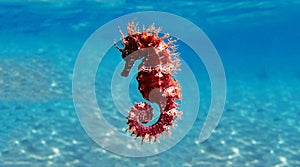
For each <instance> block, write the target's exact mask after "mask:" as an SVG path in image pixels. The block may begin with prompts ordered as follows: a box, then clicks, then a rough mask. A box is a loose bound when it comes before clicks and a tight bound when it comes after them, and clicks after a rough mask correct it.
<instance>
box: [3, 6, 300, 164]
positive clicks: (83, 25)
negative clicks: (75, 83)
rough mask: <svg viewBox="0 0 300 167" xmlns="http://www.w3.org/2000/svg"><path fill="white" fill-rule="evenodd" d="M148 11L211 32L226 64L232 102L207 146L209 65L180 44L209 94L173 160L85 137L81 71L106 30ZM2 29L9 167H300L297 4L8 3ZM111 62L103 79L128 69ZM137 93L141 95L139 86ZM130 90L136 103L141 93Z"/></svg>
mask: <svg viewBox="0 0 300 167" xmlns="http://www.w3.org/2000/svg"><path fill="white" fill-rule="evenodd" d="M149 10H151V11H155V10H159V11H164V12H170V13H173V14H177V15H179V16H181V17H184V18H186V19H188V20H190V21H192V22H193V23H195V24H196V25H197V26H199V27H200V28H201V29H202V30H203V31H204V32H205V33H206V35H207V36H208V37H209V38H210V40H211V41H212V42H213V44H214V45H215V47H216V49H217V51H218V53H219V55H220V57H221V59H222V62H223V65H224V69H225V73H226V80H227V99H226V104H225V108H224V113H223V116H222V118H221V121H220V123H219V125H218V127H217V129H216V130H215V131H214V133H213V134H212V136H211V137H210V138H209V139H208V140H207V141H205V142H204V143H199V142H198V141H197V140H198V135H199V132H200V130H201V126H202V124H203V121H204V119H205V116H206V114H207V111H208V108H209V104H210V98H211V95H210V82H209V78H208V75H207V73H206V71H205V67H204V66H203V64H201V61H200V62H199V60H196V61H194V59H193V56H191V60H190V61H188V60H189V58H186V57H187V55H194V53H193V52H192V51H191V50H190V49H189V48H188V47H187V46H185V45H184V44H181V45H179V51H180V52H181V53H182V56H183V57H184V58H186V60H187V62H188V63H189V65H190V66H191V68H192V69H193V71H194V72H195V76H196V77H197V81H198V84H199V85H198V86H199V89H200V90H201V102H200V107H199V112H198V117H197V119H196V122H195V124H194V125H193V127H192V129H191V130H190V131H189V132H188V133H187V135H186V136H185V137H184V138H183V139H182V140H181V141H180V142H179V143H178V144H176V145H175V146H174V147H172V148H171V149H170V150H168V151H166V152H163V153H160V154H157V155H153V156H149V157H140V158H131V157H123V156H120V155H117V154H114V153H111V152H109V151H106V150H105V149H103V148H101V147H100V146H99V145H97V144H96V143H95V142H94V141H93V140H91V138H89V136H88V135H87V134H86V132H85V131H84V129H83V128H82V126H81V124H80V122H79V120H78V117H77V115H76V112H75V108H74V104H73V99H72V76H73V68H74V64H75V61H76V58H77V55H78V53H79V51H80V49H81V47H82V46H83V44H84V43H85V41H86V40H87V39H88V37H89V36H90V35H91V34H92V33H93V32H94V31H95V30H97V29H98V28H99V27H100V26H102V25H104V24H105V23H107V22H108V21H110V20H112V19H115V18H117V17H120V16H123V15H125V14H129V13H132V12H138V11H149ZM0 20H1V25H0V127H1V128H0V166H18V165H19V166H138V167H142V166H185V167H189V166H276V167H277V166H278V167H279V166H282V167H283V166H300V123H299V118H300V86H299V85H300V68H299V64H300V57H299V56H300V47H299V43H300V23H299V20H300V1H298V0H294V1H284V0H278V1H274V2H273V1H267V0H265V1H234V2H233V1H232V2H225V1H200V2H193V1H185V2H183V1H179V0H178V1H172V2H171V1H167V0H161V1H147V0H143V1H140V0H136V1H108V0H101V1H92V0H90V1H75V0H74V1H55V0H53V1H50V0H49V1H38V0H34V1H27V0H26V1H25V0H24V1H13V2H11V1H8V0H7V1H1V2H0ZM121 26H123V27H124V26H125V25H121ZM174 26H176V25H174ZM116 28H117V27H116ZM165 31H167V30H165ZM112 43H113V41H112ZM111 52H113V53H117V51H111ZM194 58H195V57H194ZM106 59H107V61H104V63H106V64H103V66H102V67H105V68H104V70H107V72H105V71H104V72H103V71H102V72H103V75H102V76H106V75H107V76H110V67H114V66H116V65H117V64H118V63H120V62H121V61H122V60H121V58H120V57H117V55H116V58H109V57H107V58H106ZM196 67H197V68H196ZM196 69H197V70H198V71H197V70H196ZM112 70H114V69H112ZM101 74H102V73H101V70H99V73H98V75H97V77H101ZM97 77H96V78H97ZM104 78H105V77H104ZM108 80H109V78H108ZM104 83H109V81H105V80H103V82H102V80H101V78H100V79H98V80H97V81H96V83H95V84H96V87H97V89H96V93H97V91H99V90H102V91H103V90H108V91H109V86H106V85H105V84H104ZM131 87H132V89H136V83H134V81H132V84H131ZM131 87H130V91H131V92H130V94H131V95H132V96H133V97H132V98H133V101H135V98H136V99H138V98H139V97H138V95H139V94H138V93H137V92H134V91H133V90H131ZM107 93H108V92H107ZM134 94H137V97H135V96H134ZM139 96H140V95H139ZM106 98H109V97H106V96H104V95H102V94H101V95H100V94H98V95H97V99H98V103H99V104H101V105H104V106H106V107H108V108H107V110H105V111H104V112H103V115H104V116H105V117H107V120H108V121H110V122H111V124H112V125H113V126H115V127H116V128H118V129H117V130H118V131H119V132H120V133H121V132H123V131H122V128H124V127H126V126H125V125H123V124H125V123H126V121H124V118H123V116H122V115H121V114H120V113H118V112H116V109H115V108H114V105H112V104H111V103H110V101H109V100H107V99H106ZM184 112H189V111H184ZM122 121H124V122H122ZM181 121H182V122H183V121H185V120H184V119H183V120H181ZM178 129H179V130H178V131H180V126H179V127H178ZM176 131H177V130H174V131H172V132H173V133H176ZM111 138H112V140H113V136H112V137H111ZM170 138H172V136H171V137H170ZM164 140H168V138H166V139H164Z"/></svg>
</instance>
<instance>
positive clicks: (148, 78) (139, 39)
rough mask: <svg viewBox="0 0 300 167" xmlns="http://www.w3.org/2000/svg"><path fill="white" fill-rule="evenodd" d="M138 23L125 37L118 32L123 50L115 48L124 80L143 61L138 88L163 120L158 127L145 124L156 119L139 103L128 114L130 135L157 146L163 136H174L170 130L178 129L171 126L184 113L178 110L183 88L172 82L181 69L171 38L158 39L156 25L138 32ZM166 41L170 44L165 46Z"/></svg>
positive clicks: (138, 77) (129, 27) (146, 107)
mask: <svg viewBox="0 0 300 167" xmlns="http://www.w3.org/2000/svg"><path fill="white" fill-rule="evenodd" d="M137 25H138V24H137V23H136V24H135V23H134V22H133V21H132V22H131V23H128V25H127V33H128V35H127V36H125V35H124V34H123V33H122V31H121V30H120V28H119V32H120V33H121V35H122V39H121V44H122V45H123V47H124V48H123V49H121V48H119V47H118V46H117V45H116V42H115V47H116V48H117V49H118V50H119V51H120V52H122V58H123V59H124V60H125V62H126V64H125V67H124V69H123V71H122V73H121V75H122V76H128V74H129V71H130V69H131V68H132V66H133V64H134V62H135V61H136V60H138V59H142V62H141V64H140V65H139V66H138V74H137V77H136V79H137V80H138V84H139V86H138V88H139V91H140V93H141V94H142V95H143V98H144V99H146V100H148V101H150V102H152V103H156V104H157V105H158V106H159V108H160V117H159V119H158V120H157V122H156V123H154V124H153V125H151V126H145V125H143V124H145V123H148V122H149V121H150V120H151V119H152V117H153V109H152V107H151V106H150V105H149V104H147V103H146V102H140V103H136V104H135V105H134V106H133V107H132V108H131V110H130V111H129V112H128V116H127V117H126V118H127V119H128V122H127V125H128V126H129V127H128V129H127V130H128V131H131V132H132V135H133V134H134V135H135V136H136V137H141V138H142V143H144V142H145V141H146V140H149V142H151V139H152V138H153V137H154V142H155V141H157V142H159V140H158V136H159V135H160V134H161V135H162V137H163V136H164V132H166V134H167V135H168V136H170V135H171V133H170V131H169V127H171V126H173V127H175V124H174V123H172V122H173V121H174V120H175V119H178V118H180V116H181V115H182V112H180V111H178V110H177V106H178V104H177V103H176V102H175V100H176V99H178V100H181V88H180V85H179V84H178V82H177V81H176V80H175V79H173V78H172V76H173V75H174V73H175V72H176V71H177V70H178V68H179V65H180V63H179V59H178V58H177V57H178V55H179V53H177V52H176V46H175V45H174V44H173V43H174V42H175V41H176V40H171V39H170V38H169V35H168V34H165V35H164V36H163V37H159V36H158V33H159V32H160V28H158V29H155V27H154V24H153V25H151V26H150V27H149V28H148V29H145V28H144V27H143V30H142V32H139V31H138V30H137ZM164 39H167V42H164Z"/></svg>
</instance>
